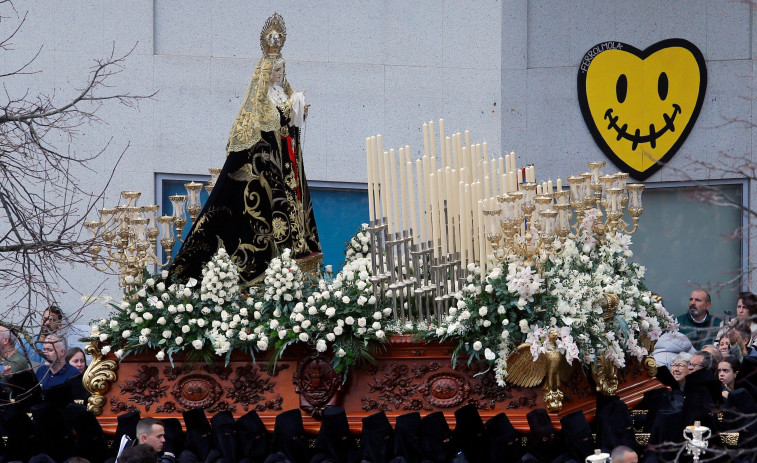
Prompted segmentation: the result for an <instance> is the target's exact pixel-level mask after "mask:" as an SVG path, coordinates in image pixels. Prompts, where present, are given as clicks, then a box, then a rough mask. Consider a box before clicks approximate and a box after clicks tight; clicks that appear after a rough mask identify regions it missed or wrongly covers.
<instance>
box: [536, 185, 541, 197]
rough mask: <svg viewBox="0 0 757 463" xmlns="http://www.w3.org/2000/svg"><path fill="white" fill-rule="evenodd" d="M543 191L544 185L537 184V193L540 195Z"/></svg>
mask: <svg viewBox="0 0 757 463" xmlns="http://www.w3.org/2000/svg"><path fill="white" fill-rule="evenodd" d="M541 192H542V187H541V185H536V194H537V195H540V194H541Z"/></svg>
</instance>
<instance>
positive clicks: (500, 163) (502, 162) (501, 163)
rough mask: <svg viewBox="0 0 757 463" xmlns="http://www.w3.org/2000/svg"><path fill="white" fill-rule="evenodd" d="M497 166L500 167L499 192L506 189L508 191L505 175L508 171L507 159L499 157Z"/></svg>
mask: <svg viewBox="0 0 757 463" xmlns="http://www.w3.org/2000/svg"><path fill="white" fill-rule="evenodd" d="M497 166H498V167H499V193H504V192H505V191H507V190H506V189H505V177H503V175H504V174H505V172H506V171H505V159H504V158H503V157H502V156H500V157H499V159H497Z"/></svg>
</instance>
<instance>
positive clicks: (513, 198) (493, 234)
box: [483, 162, 644, 266]
mask: <svg viewBox="0 0 757 463" xmlns="http://www.w3.org/2000/svg"><path fill="white" fill-rule="evenodd" d="M604 166H605V163H604V162H590V163H589V168H590V169H591V172H585V173H583V174H581V175H577V176H572V177H569V178H568V184H569V185H570V190H558V191H556V192H553V191H539V190H540V188H539V186H538V185H537V184H536V183H532V182H528V183H521V184H520V185H519V186H518V190H517V191H511V192H509V193H505V194H502V195H499V196H497V203H498V205H499V207H497V208H487V209H485V210H484V211H483V213H484V220H485V227H486V234H485V237H486V239H487V240H488V241H489V242H490V243H491V245H492V250H493V254H494V257H495V258H496V259H497V260H500V261H502V260H504V259H506V258H507V257H508V256H515V257H516V258H517V259H518V260H520V261H522V262H524V263H525V264H526V265H531V266H534V265H535V264H538V263H539V262H541V261H543V259H544V258H546V256H548V255H549V254H550V253H551V252H552V249H553V247H554V243H555V240H557V239H559V240H560V242H565V240H566V239H567V238H575V235H576V234H578V233H579V232H580V230H581V227H582V226H583V223H584V220H585V219H586V218H587V217H588V214H589V213H590V211H593V214H594V220H593V224H592V229H591V232H592V233H594V234H595V235H597V237H598V238H599V239H600V240H601V239H602V238H603V237H604V236H605V235H608V234H615V233H627V234H633V233H635V232H636V230H637V229H638V223H639V217H640V216H641V214H642V212H643V210H644V209H643V207H642V204H641V193H642V191H643V190H644V185H642V184H627V183H626V182H627V180H628V174H626V173H622V172H619V173H617V174H613V175H601V172H600V169H602V168H603V167H604ZM629 202H630V204H629ZM626 211H627V212H628V215H630V216H631V219H632V224H630V223H628V222H627V221H626V220H625V219H624V214H625V213H626ZM574 217H575V221H574V222H572V223H571V221H572V219H573V218H574Z"/></svg>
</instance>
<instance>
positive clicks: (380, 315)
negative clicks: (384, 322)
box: [373, 310, 383, 320]
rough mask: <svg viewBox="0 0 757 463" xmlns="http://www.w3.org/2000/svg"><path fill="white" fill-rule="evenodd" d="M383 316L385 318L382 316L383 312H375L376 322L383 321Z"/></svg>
mask: <svg viewBox="0 0 757 463" xmlns="http://www.w3.org/2000/svg"><path fill="white" fill-rule="evenodd" d="M382 316H383V315H382V314H381V312H380V311H378V310H377V311H375V312H373V318H374V320H381V317H382Z"/></svg>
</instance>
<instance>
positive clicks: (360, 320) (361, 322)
mask: <svg viewBox="0 0 757 463" xmlns="http://www.w3.org/2000/svg"><path fill="white" fill-rule="evenodd" d="M366 323H367V320H366V319H365V317H360V318H358V319H357V325H358V326H360V327H363V326H365V324H366Z"/></svg>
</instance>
